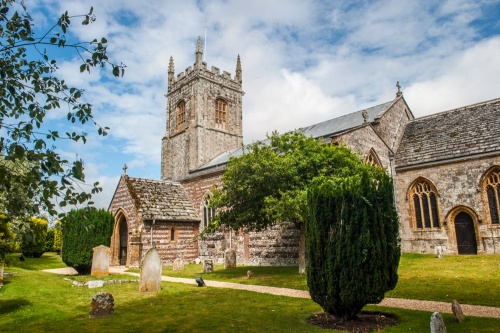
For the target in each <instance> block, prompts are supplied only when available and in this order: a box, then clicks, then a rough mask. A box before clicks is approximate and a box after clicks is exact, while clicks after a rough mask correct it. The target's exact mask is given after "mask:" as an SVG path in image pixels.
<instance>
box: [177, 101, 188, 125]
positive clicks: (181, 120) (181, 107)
mask: <svg viewBox="0 0 500 333" xmlns="http://www.w3.org/2000/svg"><path fill="white" fill-rule="evenodd" d="M175 121H176V122H175V128H176V129H177V130H181V129H184V127H185V125H186V102H184V101H180V102H179V103H178V104H177V107H176V108H175Z"/></svg>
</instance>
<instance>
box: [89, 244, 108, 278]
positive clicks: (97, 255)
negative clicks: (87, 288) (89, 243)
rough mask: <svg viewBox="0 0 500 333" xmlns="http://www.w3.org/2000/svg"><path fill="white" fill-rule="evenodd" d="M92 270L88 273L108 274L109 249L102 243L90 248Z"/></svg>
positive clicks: (95, 274)
mask: <svg viewBox="0 0 500 333" xmlns="http://www.w3.org/2000/svg"><path fill="white" fill-rule="evenodd" d="M92 251H93V255H92V270H91V273H90V275H94V276H107V275H109V263H110V261H111V259H110V258H111V250H110V249H109V247H107V246H104V245H99V246H96V247H94V248H93V249H92Z"/></svg>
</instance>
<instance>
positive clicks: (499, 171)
mask: <svg viewBox="0 0 500 333" xmlns="http://www.w3.org/2000/svg"><path fill="white" fill-rule="evenodd" d="M484 191H485V192H486V197H487V200H488V209H489V212H490V220H491V224H500V168H496V169H494V170H493V171H492V172H490V174H489V175H488V177H486V178H485V182H484Z"/></svg>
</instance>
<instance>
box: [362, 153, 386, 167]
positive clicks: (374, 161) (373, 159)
mask: <svg viewBox="0 0 500 333" xmlns="http://www.w3.org/2000/svg"><path fill="white" fill-rule="evenodd" d="M365 163H366V164H370V165H373V166H376V167H379V168H381V167H382V163H381V162H380V159H379V158H378V156H377V153H376V152H375V149H373V148H372V149H370V151H369V152H368V154H366V157H365Z"/></svg>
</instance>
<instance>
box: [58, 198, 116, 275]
mask: <svg viewBox="0 0 500 333" xmlns="http://www.w3.org/2000/svg"><path fill="white" fill-rule="evenodd" d="M113 224H114V218H113V215H111V214H110V213H108V212H107V211H106V210H104V209H99V210H98V209H96V208H94V207H87V208H83V209H79V210H72V211H70V212H69V213H68V215H67V216H66V217H65V218H64V220H63V221H62V227H63V229H62V230H63V242H62V260H63V262H64V263H65V264H66V265H68V266H71V267H73V268H75V269H76V270H77V271H78V273H80V274H88V273H89V272H90V267H91V265H92V249H93V248H94V247H96V246H99V245H105V246H109V244H110V241H111V234H112V232H113Z"/></svg>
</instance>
